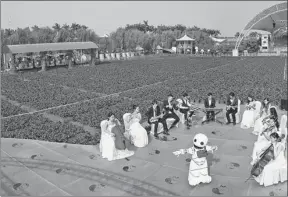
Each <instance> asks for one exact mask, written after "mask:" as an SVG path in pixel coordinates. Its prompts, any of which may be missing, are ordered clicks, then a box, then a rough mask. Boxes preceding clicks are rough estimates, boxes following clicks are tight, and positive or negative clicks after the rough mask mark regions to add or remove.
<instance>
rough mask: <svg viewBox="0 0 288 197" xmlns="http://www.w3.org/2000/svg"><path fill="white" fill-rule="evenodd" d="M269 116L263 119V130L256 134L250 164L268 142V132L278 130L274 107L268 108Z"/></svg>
mask: <svg viewBox="0 0 288 197" xmlns="http://www.w3.org/2000/svg"><path fill="white" fill-rule="evenodd" d="M270 114H271V115H270V116H269V117H266V118H264V119H263V125H264V126H263V130H262V131H261V132H260V133H259V134H258V139H257V141H256V142H255V143H254V148H253V152H252V162H251V165H253V164H254V163H255V161H256V160H257V155H258V154H259V153H260V152H261V151H262V150H263V149H265V148H267V147H268V146H269V144H270V138H269V136H270V134H271V133H274V132H278V131H279V122H278V115H277V112H276V108H275V107H271V108H270Z"/></svg>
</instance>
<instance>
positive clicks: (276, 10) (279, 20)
mask: <svg viewBox="0 0 288 197" xmlns="http://www.w3.org/2000/svg"><path fill="white" fill-rule="evenodd" d="M251 30H261V31H266V32H269V33H271V34H272V35H274V32H275V33H276V32H281V35H283V34H287V2H284V3H279V4H276V5H274V6H271V7H270V8H267V9H265V10H263V11H262V12H260V13H259V14H257V15H256V16H255V17H254V18H253V19H252V20H250V22H249V23H248V24H247V25H246V26H245V28H244V29H243V30H242V33H241V34H240V36H239V37H238V39H237V42H236V46H235V49H238V47H239V45H240V43H241V41H242V40H243V38H244V37H245V36H246V35H248V33H249V32H250V31H251Z"/></svg>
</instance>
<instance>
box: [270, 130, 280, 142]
mask: <svg viewBox="0 0 288 197" xmlns="http://www.w3.org/2000/svg"><path fill="white" fill-rule="evenodd" d="M270 137H271V138H272V137H273V138H275V139H276V141H277V142H281V138H280V136H279V134H278V133H276V132H273V133H271V134H270Z"/></svg>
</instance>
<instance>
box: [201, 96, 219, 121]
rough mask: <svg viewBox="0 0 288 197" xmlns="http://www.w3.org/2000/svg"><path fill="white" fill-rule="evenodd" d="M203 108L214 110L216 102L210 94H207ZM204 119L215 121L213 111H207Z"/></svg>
mask: <svg viewBox="0 0 288 197" xmlns="http://www.w3.org/2000/svg"><path fill="white" fill-rule="evenodd" d="M204 106H205V108H215V107H216V101H215V98H213V97H212V93H208V98H206V99H205V100H204ZM206 119H207V120H208V121H210V120H212V121H214V120H215V112H214V111H207V114H206Z"/></svg>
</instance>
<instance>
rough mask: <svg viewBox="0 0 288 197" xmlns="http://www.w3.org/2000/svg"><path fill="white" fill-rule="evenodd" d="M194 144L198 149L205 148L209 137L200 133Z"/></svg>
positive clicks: (196, 136)
mask: <svg viewBox="0 0 288 197" xmlns="http://www.w3.org/2000/svg"><path fill="white" fill-rule="evenodd" d="M193 142H194V146H196V148H204V147H205V146H206V145H207V143H208V137H207V136H206V135H204V134H202V133H198V134H197V135H195V137H194V139H193Z"/></svg>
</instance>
